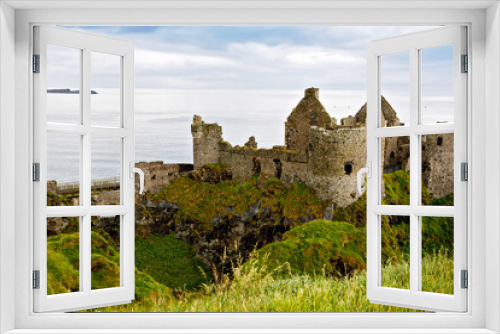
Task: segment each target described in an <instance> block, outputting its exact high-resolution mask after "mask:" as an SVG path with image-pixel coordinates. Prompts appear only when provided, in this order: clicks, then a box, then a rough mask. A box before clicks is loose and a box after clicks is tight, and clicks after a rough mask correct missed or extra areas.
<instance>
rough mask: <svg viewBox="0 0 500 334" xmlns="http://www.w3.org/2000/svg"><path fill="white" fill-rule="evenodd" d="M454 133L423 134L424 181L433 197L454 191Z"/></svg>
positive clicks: (439, 196)
mask: <svg viewBox="0 0 500 334" xmlns="http://www.w3.org/2000/svg"><path fill="white" fill-rule="evenodd" d="M453 147H454V135H453V133H447V134H439V135H427V136H422V181H423V182H424V184H426V185H427V189H428V190H429V192H430V193H431V194H432V197H433V198H441V197H444V196H447V195H449V194H451V193H453V192H454V168H453V160H454V154H453Z"/></svg>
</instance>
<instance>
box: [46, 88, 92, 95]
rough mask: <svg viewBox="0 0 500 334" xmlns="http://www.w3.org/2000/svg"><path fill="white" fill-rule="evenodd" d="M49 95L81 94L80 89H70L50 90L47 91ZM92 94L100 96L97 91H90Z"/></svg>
mask: <svg viewBox="0 0 500 334" xmlns="http://www.w3.org/2000/svg"><path fill="white" fill-rule="evenodd" d="M47 93H49V94H80V90H79V89H70V88H49V89H47ZM90 94H98V93H97V92H96V91H95V90H93V89H92V90H90Z"/></svg>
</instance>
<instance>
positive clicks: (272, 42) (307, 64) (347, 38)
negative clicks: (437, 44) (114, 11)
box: [72, 26, 430, 90]
mask: <svg viewBox="0 0 500 334" xmlns="http://www.w3.org/2000/svg"><path fill="white" fill-rule="evenodd" d="M72 28H73V29H78V30H84V31H88V32H92V33H97V34H102V35H106V36H113V37H118V38H122V39H126V40H131V41H132V42H133V43H134V44H135V68H136V88H171V89H303V88H305V87H310V86H317V87H321V88H322V89H336V90H355V89H364V87H365V86H366V46H367V44H368V43H369V41H370V40H375V39H379V38H385V37H390V36H396V35H400V34H405V33H411V32H415V31H420V30H426V29H429V28H430V27H352V26H350V27H324V26H314V27H303V26H299V27H275V26H269V27H267V26H265V27H263V26H260V27H252V26H250V27H72ZM396 65H397V64H394V66H396ZM395 86H398V85H397V83H395Z"/></svg>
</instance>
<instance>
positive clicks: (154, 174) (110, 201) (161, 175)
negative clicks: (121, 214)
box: [47, 161, 193, 205]
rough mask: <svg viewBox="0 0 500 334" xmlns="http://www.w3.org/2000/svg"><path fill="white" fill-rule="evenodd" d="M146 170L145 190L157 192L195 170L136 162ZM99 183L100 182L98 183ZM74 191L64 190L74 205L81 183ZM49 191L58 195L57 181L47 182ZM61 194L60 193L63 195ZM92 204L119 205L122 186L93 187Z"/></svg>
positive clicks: (137, 183)
mask: <svg viewBox="0 0 500 334" xmlns="http://www.w3.org/2000/svg"><path fill="white" fill-rule="evenodd" d="M135 166H136V167H137V168H140V169H141V170H142V171H143V172H144V191H145V192H146V191H148V192H150V193H156V192H158V191H160V190H162V189H164V188H165V187H167V186H168V185H169V184H170V181H172V180H174V179H176V178H179V177H181V176H182V175H184V174H186V173H188V172H189V171H192V170H193V165H191V164H164V163H163V161H153V162H139V163H137V164H135ZM96 184H98V183H96ZM73 189H74V191H73V193H68V192H66V191H64V192H62V193H61V194H64V195H65V196H66V197H68V199H69V200H70V201H71V203H72V204H73V205H79V194H78V191H79V185H78V184H77V185H76V186H75V187H73ZM135 189H136V191H138V190H139V176H138V175H136V177H135ZM47 192H51V193H53V194H55V195H58V194H59V192H58V185H57V182H56V181H48V182H47ZM61 194H59V195H61ZM91 203H92V205H119V204H120V188H119V185H118V187H114V188H111V189H108V188H99V187H98V186H97V185H96V186H95V187H94V186H93V187H92V195H91Z"/></svg>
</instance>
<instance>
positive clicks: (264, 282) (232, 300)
mask: <svg viewBox="0 0 500 334" xmlns="http://www.w3.org/2000/svg"><path fill="white" fill-rule="evenodd" d="M284 266H286V264H284ZM422 266H423V272H424V277H423V282H424V289H427V291H429V289H431V290H434V291H437V290H438V289H440V290H441V291H442V292H445V293H452V292H453V275H452V274H451V275H450V274H447V275H445V276H443V277H442V281H441V282H439V283H438V282H436V281H435V280H434V278H435V277H434V276H432V275H431V277H427V276H426V274H425V273H428V272H432V270H431V268H439V267H440V268H445V269H446V270H443V272H444V273H452V268H453V262H452V261H451V260H450V258H449V256H448V254H446V253H445V252H438V253H436V256H432V257H431V256H427V257H425V258H424V260H423V262H422ZM409 270H410V268H409V265H408V264H407V263H399V264H393V263H390V264H388V265H387V267H386V269H385V270H384V275H385V276H386V277H384V279H389V278H393V277H408V276H409V275H408V274H409ZM425 282H427V283H428V285H425ZM398 283H399V284H400V286H401V287H404V286H407V285H408V283H407V281H404V280H403V281H398ZM148 302H150V305H153V306H152V307H149V306H147V305H146V302H145V301H144V300H143V301H133V302H132V304H129V305H120V306H110V307H105V308H101V309H94V310H89V311H92V312H414V311H415V310H412V309H407V308H400V307H393V306H384V305H378V304H372V303H370V302H369V300H368V299H367V298H366V272H365V271H360V272H359V273H355V274H354V275H352V276H348V277H344V278H342V279H332V278H328V277H326V276H325V275H322V274H319V275H313V276H310V275H294V274H291V275H290V276H288V277H283V276H282V274H281V273H279V272H277V270H269V269H268V268H267V267H260V265H258V264H257V262H255V261H254V262H253V263H252V262H251V263H249V264H248V265H247V266H243V267H241V268H237V269H236V270H235V271H234V274H233V277H232V279H229V278H228V277H227V276H225V277H224V278H222V279H221V280H219V281H218V282H217V283H211V284H208V285H205V287H204V289H203V290H202V291H198V292H189V293H185V294H183V295H181V296H179V297H178V298H177V299H166V298H163V297H162V296H161V295H159V294H156V295H153V296H152V300H148Z"/></svg>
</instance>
